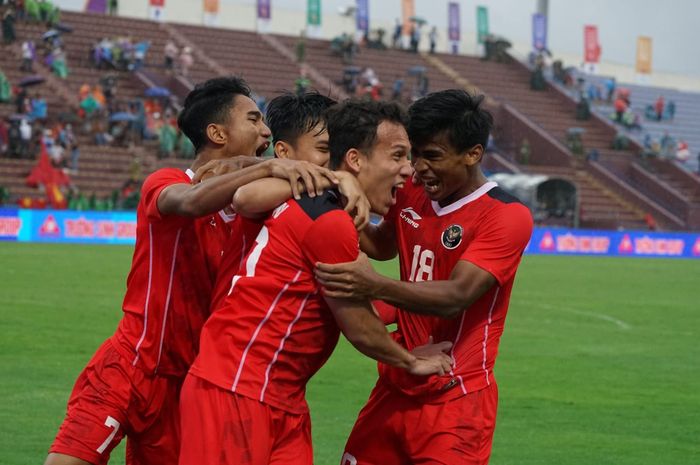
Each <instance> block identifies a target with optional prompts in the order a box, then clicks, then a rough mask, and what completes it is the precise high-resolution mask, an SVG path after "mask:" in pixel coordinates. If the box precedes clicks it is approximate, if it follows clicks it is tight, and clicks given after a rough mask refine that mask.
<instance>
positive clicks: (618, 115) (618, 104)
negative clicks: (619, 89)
mask: <svg viewBox="0 0 700 465" xmlns="http://www.w3.org/2000/svg"><path fill="white" fill-rule="evenodd" d="M625 110H627V102H626V101H625V100H624V99H623V98H622V97H621V96H620V95H618V96H617V98H616V99H615V121H617V122H618V123H622V117H623V115H624V114H625Z"/></svg>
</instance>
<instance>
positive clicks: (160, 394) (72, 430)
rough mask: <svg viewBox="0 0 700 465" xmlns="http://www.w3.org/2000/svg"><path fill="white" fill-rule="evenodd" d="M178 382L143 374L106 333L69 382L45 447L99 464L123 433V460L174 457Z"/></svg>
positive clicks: (134, 462) (135, 463)
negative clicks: (62, 413)
mask: <svg viewBox="0 0 700 465" xmlns="http://www.w3.org/2000/svg"><path fill="white" fill-rule="evenodd" d="M180 383H181V380H180V379H177V378H169V377H163V376H147V375H146V374H145V373H144V372H143V371H142V370H140V369H139V368H135V367H133V366H132V365H131V363H129V361H128V360H126V359H124V358H123V357H122V356H121V355H120V354H119V353H118V352H117V350H116V349H115V348H114V346H113V345H112V342H111V340H110V339H108V340H107V341H105V343H104V344H102V346H101V347H100V348H99V349H97V352H96V353H95V355H93V357H92V359H91V360H90V362H88V365H87V366H86V367H85V369H84V370H83V372H82V373H81V374H80V376H79V377H78V380H77V381H76V382H75V386H74V387H73V392H72V393H71V396H70V398H69V399H68V411H67V414H66V418H65V420H63V423H62V424H61V426H60V428H59V430H58V434H57V436H56V439H55V441H54V443H53V444H52V445H51V448H50V449H49V452H50V453H58V454H65V455H70V456H71V457H76V458H79V459H82V460H85V461H87V462H90V463H93V464H97V465H103V464H106V463H107V461H108V460H109V455H110V453H111V452H112V449H114V447H116V445H117V444H119V442H120V441H121V440H122V438H123V437H124V436H125V435H126V436H127V437H128V441H127V445H126V463H127V464H129V465H141V464H152V463H176V462H177V456H178V447H179V444H180V440H179V426H180V424H179V414H178V397H179V388H180Z"/></svg>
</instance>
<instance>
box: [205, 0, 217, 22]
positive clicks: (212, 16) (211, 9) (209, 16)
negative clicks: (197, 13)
mask: <svg viewBox="0 0 700 465" xmlns="http://www.w3.org/2000/svg"><path fill="white" fill-rule="evenodd" d="M203 9H204V24H205V25H206V26H214V25H216V23H217V22H218V17H219V0H204V5H203Z"/></svg>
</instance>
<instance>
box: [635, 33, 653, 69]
mask: <svg viewBox="0 0 700 465" xmlns="http://www.w3.org/2000/svg"><path fill="white" fill-rule="evenodd" d="M636 70H637V72H638V73H639V74H651V37H645V36H639V37H637V64H636Z"/></svg>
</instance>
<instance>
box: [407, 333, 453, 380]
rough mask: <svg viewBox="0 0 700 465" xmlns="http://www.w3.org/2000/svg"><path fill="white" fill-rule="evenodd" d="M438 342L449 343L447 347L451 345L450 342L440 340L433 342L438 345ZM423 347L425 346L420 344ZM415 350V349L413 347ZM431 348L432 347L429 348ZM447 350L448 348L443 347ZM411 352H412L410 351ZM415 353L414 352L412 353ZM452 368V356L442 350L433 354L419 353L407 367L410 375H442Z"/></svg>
mask: <svg viewBox="0 0 700 465" xmlns="http://www.w3.org/2000/svg"><path fill="white" fill-rule="evenodd" d="M440 344H449V346H448V347H452V343H450V342H447V341H445V342H440V343H438V344H434V345H436V346H439V345H440ZM421 347H425V346H421ZM414 350H415V349H414ZM431 350H432V349H431ZM445 350H449V349H445ZM411 353H413V352H411ZM414 355H415V353H414ZM450 370H452V357H450V356H449V355H447V354H446V353H444V352H442V351H438V353H435V354H433V355H420V356H417V355H416V358H415V360H414V362H413V363H412V364H411V365H410V366H409V367H408V372H409V373H411V374H412V375H417V376H428V375H439V376H442V375H444V374H445V373H449V372H450Z"/></svg>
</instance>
